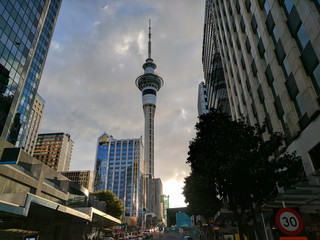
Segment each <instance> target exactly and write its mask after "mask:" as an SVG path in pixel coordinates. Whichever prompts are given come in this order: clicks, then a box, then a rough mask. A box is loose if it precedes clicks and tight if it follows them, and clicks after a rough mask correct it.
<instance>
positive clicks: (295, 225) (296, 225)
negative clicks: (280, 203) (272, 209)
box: [276, 208, 303, 236]
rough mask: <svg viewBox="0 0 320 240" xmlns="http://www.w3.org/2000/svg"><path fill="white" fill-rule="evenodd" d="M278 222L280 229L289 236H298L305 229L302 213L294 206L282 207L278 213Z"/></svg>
mask: <svg viewBox="0 0 320 240" xmlns="http://www.w3.org/2000/svg"><path fill="white" fill-rule="evenodd" d="M276 223H277V226H278V227H279V229H280V230H281V231H282V232H283V233H285V234H287V235H289V236H297V235H298V234H300V233H301V231H302V229H303V222H302V218H301V216H300V214H299V213H298V212H297V211H295V210H293V209H292V208H281V209H280V210H279V211H278V212H277V214H276Z"/></svg>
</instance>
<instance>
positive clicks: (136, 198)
mask: <svg viewBox="0 0 320 240" xmlns="http://www.w3.org/2000/svg"><path fill="white" fill-rule="evenodd" d="M94 176H95V180H94V191H103V190H110V191H112V192H113V193H114V194H115V195H116V196H117V197H119V198H120V199H121V200H122V201H123V203H124V206H125V211H126V213H127V215H130V216H131V217H138V216H139V213H140V214H141V212H142V211H141V209H142V207H143V202H144V201H143V144H142V137H140V138H134V139H121V140H117V139H114V138H113V137H112V135H108V134H107V133H104V134H103V135H101V136H100V137H99V138H98V144H97V157H96V163H95V171H94Z"/></svg>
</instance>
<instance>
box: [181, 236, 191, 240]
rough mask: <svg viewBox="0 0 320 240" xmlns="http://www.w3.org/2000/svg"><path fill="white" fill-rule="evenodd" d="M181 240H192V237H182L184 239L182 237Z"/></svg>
mask: <svg viewBox="0 0 320 240" xmlns="http://www.w3.org/2000/svg"><path fill="white" fill-rule="evenodd" d="M183 240H192V237H190V236H184V237H183Z"/></svg>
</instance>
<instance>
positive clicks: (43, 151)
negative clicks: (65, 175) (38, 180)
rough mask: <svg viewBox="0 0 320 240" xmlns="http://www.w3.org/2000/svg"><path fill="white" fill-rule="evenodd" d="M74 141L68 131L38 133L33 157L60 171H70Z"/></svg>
mask: <svg viewBox="0 0 320 240" xmlns="http://www.w3.org/2000/svg"><path fill="white" fill-rule="evenodd" d="M72 150H73V141H72V140H71V138H70V135H69V134H66V133H42V134H38V139H37V143H36V146H35V149H34V154H33V157H35V158H36V159H38V160H40V161H41V162H43V163H44V164H46V165H48V166H49V167H51V168H53V169H55V170H56V171H58V172H64V171H69V168H70V162H71V155H72Z"/></svg>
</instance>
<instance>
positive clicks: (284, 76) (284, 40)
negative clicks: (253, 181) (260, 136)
mask: <svg viewBox="0 0 320 240" xmlns="http://www.w3.org/2000/svg"><path fill="white" fill-rule="evenodd" d="M207 2H208V1H207ZM212 12H213V14H212V15H213V16H214V21H215V22H216V32H217V36H218V37H217V39H218V43H219V49H220V53H221V62H222V65H223V71H224V75H225V76H226V79H227V81H226V83H227V90H228V95H229V98H230V107H231V113H232V117H233V119H239V118H240V117H241V116H244V117H245V118H246V120H247V122H248V123H250V124H252V125H254V124H256V123H258V124H260V125H261V124H262V123H263V122H266V123H267V127H268V131H269V132H271V131H281V132H283V133H284V134H285V143H286V147H287V150H289V151H290V152H292V151H295V150H296V151H297V153H298V155H300V156H302V159H303V166H304V169H305V172H306V174H307V176H308V175H310V174H311V173H312V172H314V171H315V170H319V169H320V158H319V156H320V116H319V112H320V105H319V103H320V101H319V99H320V63H319V59H320V26H319V22H320V4H319V1H296V0H284V1H271V0H256V1H249V0H243V1H240V0H235V1H226V0H224V1H212ZM267 136H268V133H266V134H265V136H264V137H267Z"/></svg>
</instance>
